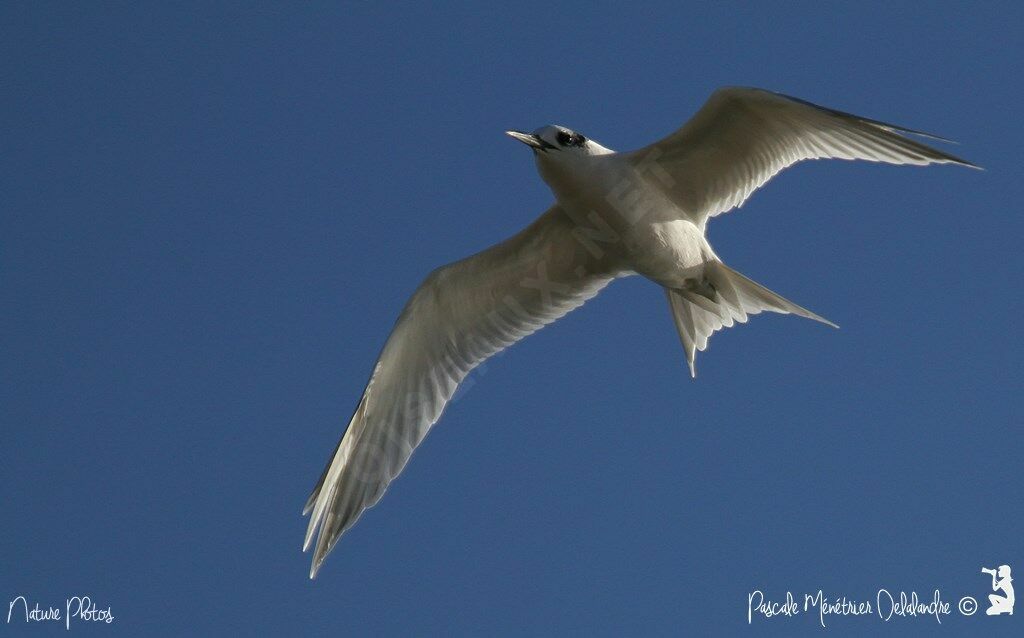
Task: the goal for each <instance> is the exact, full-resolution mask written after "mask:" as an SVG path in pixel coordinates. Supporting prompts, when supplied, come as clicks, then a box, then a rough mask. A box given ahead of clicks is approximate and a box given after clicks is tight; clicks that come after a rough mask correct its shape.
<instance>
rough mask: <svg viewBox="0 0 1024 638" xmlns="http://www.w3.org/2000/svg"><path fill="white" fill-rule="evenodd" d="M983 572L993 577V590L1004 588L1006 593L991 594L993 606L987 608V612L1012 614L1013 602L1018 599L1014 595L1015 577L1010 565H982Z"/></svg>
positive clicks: (994, 614) (990, 598) (990, 614)
mask: <svg viewBox="0 0 1024 638" xmlns="http://www.w3.org/2000/svg"><path fill="white" fill-rule="evenodd" d="M981 573H982V574H988V575H989V576H991V577H992V591H1000V590H1002V592H1003V593H1004V594H1005V596H1000V595H998V594H989V595H988V602H989V603H990V604H991V606H990V607H989V608H988V609H986V610H985V613H986V614H988V615H989V616H998V615H999V614H1009V615H1011V616H1012V615H1013V603H1014V601H1015V600H1016V599H1015V598H1014V595H1013V579H1012V578H1010V566H1009V565H1000V566H999V569H988V568H985V567H982V568H981Z"/></svg>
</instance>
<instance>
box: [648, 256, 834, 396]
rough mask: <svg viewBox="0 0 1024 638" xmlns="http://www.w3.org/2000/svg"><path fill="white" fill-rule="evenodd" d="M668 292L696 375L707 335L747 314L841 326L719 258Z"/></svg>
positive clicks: (729, 326) (742, 320)
mask: <svg viewBox="0 0 1024 638" xmlns="http://www.w3.org/2000/svg"><path fill="white" fill-rule="evenodd" d="M665 294H666V295H667V296H668V303H669V306H670V307H671V309H672V318H673V319H674V320H675V324H676V330H678V331H679V338H680V339H682V341H683V349H684V350H686V361H687V363H689V365H690V375H691V376H693V377H696V376H697V369H696V367H695V365H694V360H695V359H696V356H697V350H700V351H701V352H703V351H704V350H705V349H706V348H707V347H708V338H709V337H710V336H711V335H712V334H713V333H714V332H715V331H717V330H721V329H722V328H731V327H732V325H733V324H734V323H735V322H739V323H746V321H747V317H748V316H750V315H756V314H757V313H759V312H762V311H764V310H767V311H769V312H778V313H780V314H784V315H786V314H794V315H799V316H801V317H807V318H808V319H814V320H815V321H820V322H821V323H824V324H827V325H830V326H832V327H833V328H838V327H839V326H837V325H836V324H834V323H832V322H831V321H829V320H828V319H825V318H823V317H820V316H818V315H816V314H814V313H813V312H811V311H810V310H808V309H806V308H804V307H802V306H798V305H796V304H795V303H793V302H792V301H789V300H787V299H785V298H783V297H782V296H780V295H778V294H776V293H774V292H772V291H771V290H768V289H767V288H765V287H764V286H762V285H761V284H758V283H756V282H754V281H751V280H750V279H748V278H746V277H744V276H743V275H741V274H740V273H738V272H736V271H735V270H733V269H732V268H729V267H728V266H726V265H725V264H723V263H722V262H720V261H717V260H715V261H711V262H708V263H707V264H706V265H705V266H704V276H703V278H702V279H699V280H698V279H691V280H688V281H687V285H686V286H684V287H682V288H666V289H665Z"/></svg>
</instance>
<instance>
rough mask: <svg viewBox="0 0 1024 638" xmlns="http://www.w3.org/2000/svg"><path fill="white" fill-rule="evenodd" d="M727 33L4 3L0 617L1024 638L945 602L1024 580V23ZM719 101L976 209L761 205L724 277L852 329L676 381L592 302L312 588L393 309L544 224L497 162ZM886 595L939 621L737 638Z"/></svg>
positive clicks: (638, 134) (801, 194) (459, 630)
mask: <svg viewBox="0 0 1024 638" xmlns="http://www.w3.org/2000/svg"><path fill="white" fill-rule="evenodd" d="M751 4H752V5H753V6H750V5H746V4H728V3H711V4H707V5H699V6H689V7H683V8H680V7H678V6H676V3H665V4H663V5H659V6H654V5H651V6H646V7H644V8H640V7H632V8H627V7H621V8H612V7H610V6H607V5H603V6H602V7H601V8H599V9H594V8H592V7H590V6H589V5H587V6H575V7H573V6H569V5H565V6H561V7H552V6H547V5H536V6H532V7H531V6H517V7H515V8H513V7H507V8H500V9H490V10H482V9H480V8H478V7H475V6H471V5H462V6H453V7H448V8H445V9H437V8H430V9H428V8H411V7H406V8H402V9H397V8H390V9H385V8H369V7H363V6H348V5H330V4H314V5H308V6H304V7H302V8H301V9H293V8H286V7H284V6H283V5H279V6H276V7H271V6H270V5H269V4H264V5H262V6H261V5H245V4H236V3H218V4H216V5H215V6H214V5H213V4H212V3H196V4H192V5H181V6H176V7H170V6H166V5H165V4H156V3H148V4H139V3H108V4H105V5H103V6H99V5H94V4H92V3H88V4H72V3H24V4H20V5H13V4H5V5H4V6H3V8H0V24H2V25H3V26H2V27H0V29H2V35H3V37H2V38H0V73H2V77H3V84H4V87H5V88H4V90H3V91H2V92H0V115H2V117H0V131H2V135H0V138H2V140H3V142H2V145H3V149H4V151H3V153H2V154H0V307H2V310H3V312H2V315H0V317H2V319H0V321H2V330H0V352H2V355H0V406H2V408H0V418H2V421H3V426H2V433H3V453H2V459H3V461H2V462H0V495H2V503H3V505H4V514H3V519H2V521H3V524H2V525H0V594H2V596H0V599H2V600H0V602H9V601H10V600H12V599H14V598H15V597H16V596H18V595H23V596H26V597H27V599H28V600H29V601H31V602H39V603H40V605H41V606H42V607H44V608H45V607H46V606H48V605H53V606H63V603H64V600H65V599H66V598H68V597H70V596H74V595H89V596H91V597H92V598H93V599H94V600H96V601H97V602H98V603H100V606H101V607H108V606H109V607H110V608H111V610H112V613H113V614H114V616H115V621H114V623H112V624H111V625H100V626H85V625H81V624H79V625H73V626H72V630H73V631H74V632H75V633H84V634H87V635H88V634H94V635H107V634H112V635H116V634H123V635H181V634H183V633H186V634H193V635H194V634H205V635H223V634H234V635H238V634H256V635H275V634H280V633H283V632H286V631H287V632H296V633H297V634H298V635H320V634H330V635H411V634H416V635H440V634H447V635H451V634H461V635H467V634H474V635H481V634H484V635H504V634H512V635H552V634H574V635H588V636H590V635H679V634H690V633H692V634H696V635H735V634H740V633H743V634H745V635H752V636H761V635H766V636H767V635H865V634H866V633H868V632H871V633H874V634H876V635H901V636H903V635H918V634H921V635H939V636H943V635H948V636H959V635H981V634H984V635H993V636H998V635H1012V634H1016V635H1020V632H1021V628H1020V624H1021V622H1020V615H1019V614H1018V615H1017V616H1014V617H1012V618H1009V617H998V618H990V617H986V616H985V615H984V614H983V613H978V614H976V615H974V616H972V617H964V616H962V615H960V613H959V612H957V601H958V600H959V599H960V598H961V597H962V596H966V595H970V596H973V597H975V598H977V599H978V600H984V599H985V598H986V596H987V594H988V593H990V592H989V587H988V586H989V580H988V577H986V576H984V575H982V574H981V573H980V572H979V569H980V567H982V566H984V567H994V566H997V565H999V564H1002V563H1007V564H1010V565H1012V566H1014V567H1015V568H1018V566H1019V569H1020V570H1022V571H1021V573H1024V560H1022V559H1024V543H1022V538H1024V536H1022V534H1021V529H1022V525H1024V510H1022V506H1021V501H1020V498H1019V496H1018V490H1017V486H1018V485H1019V469H1020V460H1021V458H1022V457H1024V435H1022V433H1021V432H1020V427H1019V426H1020V423H1021V418H1020V415H1021V411H1022V410H1021V409H1022V407H1024V406H1022V392H1021V390H1022V378H1021V372H1020V370H1021V368H1020V360H1021V357H1022V355H1024V348H1022V341H1021V339H1020V336H1019V329H1018V325H1017V324H1018V320H1019V317H1020V314H1021V311H1022V304H1021V293H1020V289H1019V282H1020V281H1021V279H1022V275H1024V260H1022V258H1021V252H1020V249H1019V245H1020V238H1021V235H1022V232H1024V222H1022V216H1021V214H1020V208H1019V202H1020V201H1021V200H1022V197H1024V192H1022V190H1024V187H1022V181H1021V179H1020V148H1021V146H1022V143H1024V139H1022V132H1021V131H1022V129H1021V127H1020V124H1019V110H1020V104H1021V102H1022V98H1024V94H1022V89H1021V83H1020V81H1019V78H1020V74H1019V65H1020V63H1021V60H1022V59H1024V56H1022V53H1024V51H1022V48H1024V47H1022V39H1021V35H1020V29H1019V25H1020V24H1021V23H1022V17H1024V15H1022V11H1021V9H1020V8H1019V7H1017V6H1015V5H1013V4H1009V3H1007V4H1004V5H986V6H984V7H970V8H954V7H953V6H952V5H950V6H948V7H946V6H944V5H943V4H941V3H932V4H929V5H928V7H927V8H925V7H923V6H920V5H917V4H912V3H905V4H904V3H891V2H887V3H877V4H871V3H868V4H865V3H848V4H846V6H839V7H836V6H832V7H828V8H824V7H819V6H818V3H807V4H804V5H800V4H796V3H787V4H786V5H785V8H784V9H781V8H778V7H776V6H774V5H775V3H751ZM726 84H740V85H753V86H760V87H765V88H770V89H773V90H777V91H781V92H784V93H788V94H791V95H797V96H800V97H803V98H805V99H808V100H811V101H814V102H817V103H821V104H825V105H828V106H831V107H834V108H838V109H841V110H845V111H850V112H854V113H858V114H862V115H865V116H868V117H873V118H878V119H882V120H885V121H891V122H896V123H900V124H905V125H907V126H910V127H913V128H920V129H923V130H928V131H934V132H935V133H938V134H940V135H944V136H947V137H951V138H954V139H957V140H959V141H961V142H962V144H961V146H958V147H955V148H954V149H952V150H953V152H955V153H957V154H961V155H963V156H965V157H967V158H968V159H971V160H972V161H975V162H977V163H979V164H981V165H983V166H985V167H986V168H987V169H988V170H987V171H985V172H977V171H969V170H963V169H958V168H954V167H933V168H928V169H918V168H902V167H891V166H877V165H870V164H851V163H841V162H832V163H815V164H804V165H800V166H798V167H795V168H793V169H791V170H789V171H787V172H785V173H784V174H782V175H780V176H779V177H778V178H776V179H775V180H774V181H773V182H772V183H771V184H770V185H769V186H768V187H767V188H764V189H762V190H761V191H759V192H757V193H756V194H755V195H754V197H753V198H752V199H751V200H750V201H749V202H748V203H747V205H746V206H745V207H744V208H743V210H742V211H739V212H735V213H732V214H730V215H727V216H725V217H721V218H718V219H716V220H714V221H713V223H712V224H711V225H710V230H709V237H710V241H711V242H712V244H713V245H714V246H715V248H716V250H717V252H718V254H719V255H721V256H722V258H723V259H724V260H725V261H726V262H727V263H729V264H730V265H732V266H733V267H735V268H736V269H738V270H740V271H741V272H743V273H745V274H747V275H749V276H750V277H752V278H753V279H755V280H757V281H759V282H762V283H764V284H766V285H768V286H769V287H771V288H773V289H775V290H777V291H779V292H780V293H782V294H784V295H785V296H786V297H788V298H791V299H793V300H794V301H796V302H797V303H800V304H802V305H805V306H807V307H809V308H811V309H812V310H814V311H816V312H819V313H821V314H822V315H824V316H826V317H828V318H829V319H832V320H834V321H836V322H837V323H839V324H840V325H841V326H842V329H841V330H840V331H838V332H837V331H832V330H828V329H826V328H823V327H821V326H819V325H816V324H813V323H811V322H807V321H804V320H799V319H794V318H789V317H779V316H774V315H772V316H767V317H765V316H761V317H757V318H755V319H754V320H753V321H752V322H751V323H750V324H749V325H746V326H742V327H739V328H734V329H731V330H728V331H726V332H724V333H720V334H718V335H716V336H715V338H714V339H713V340H712V343H711V347H710V349H709V351H708V352H706V353H703V354H702V355H701V356H700V357H699V359H698V365H699V373H700V374H699V377H698V378H697V380H696V381H693V380H690V379H689V376H688V374H687V370H686V364H685V357H684V355H683V351H682V347H681V346H680V344H679V343H678V338H677V336H676V334H675V331H674V329H673V326H672V322H671V319H670V316H669V313H668V309H667V307H666V304H665V302H664V298H663V295H662V293H661V291H660V290H658V289H657V287H656V286H655V285H654V284H651V283H649V282H647V281H644V280H642V279H639V278H634V279H629V280H625V281H621V282H617V283H615V284H613V285H612V286H611V287H610V288H609V289H608V290H607V291H606V292H605V293H603V294H602V295H601V296H600V297H598V298H597V299H596V300H594V301H592V302H591V303H589V304H588V305H587V306H586V307H584V308H583V309H581V310H579V311H577V312H575V313H573V314H571V315H570V316H568V317H567V318H565V319H564V320H562V321H561V322H559V323H557V324H555V325H554V326H551V327H549V328H547V329H545V330H543V331H541V332H540V333H538V334H536V335H534V336H532V337H531V338H530V339H528V340H526V341H524V342H523V343H521V344H519V345H517V346H516V347H515V348H513V349H512V350H510V351H508V352H507V353H505V354H504V355H502V356H501V357H498V358H496V359H494V360H492V361H491V362H490V363H489V364H488V365H487V367H486V368H485V369H483V370H481V371H478V373H476V374H474V375H473V376H472V377H471V383H472V385H471V387H469V388H468V389H467V391H466V392H464V394H462V395H461V396H460V398H459V399H458V400H457V401H455V402H454V403H453V404H451V405H450V406H449V409H448V410H447V412H446V413H445V416H444V417H443V419H442V420H441V422H440V423H439V424H438V426H437V427H436V428H435V430H434V431H433V432H432V433H431V435H430V436H429V437H428V438H427V440H426V442H425V443H424V445H423V446H422V447H421V448H420V449H419V450H418V451H417V453H416V454H415V456H414V457H413V460H412V462H411V463H410V464H409V466H408V467H407V469H406V471H405V473H404V474H403V475H402V477H401V479H400V480H398V481H397V482H396V483H395V484H394V485H393V486H392V489H391V490H390V491H389V492H388V494H387V496H386V497H385V499H384V500H383V501H382V502H381V504H380V505H379V506H378V507H377V508H375V509H373V510H371V511H370V512H369V513H367V515H365V516H364V517H363V519H362V520H361V521H360V523H359V524H358V525H357V526H356V527H355V528H354V529H353V530H352V531H351V532H350V533H349V534H347V535H346V536H345V538H344V539H343V540H342V542H341V543H340V544H339V546H338V547H337V549H336V550H335V552H334V553H333V554H332V556H331V557H330V558H329V559H328V561H327V563H326V565H325V568H324V569H323V571H322V572H321V575H320V577H319V578H318V580H317V581H315V582H310V581H309V580H308V578H307V572H308V568H309V565H308V563H309V555H308V554H307V555H303V554H301V553H300V552H299V546H300V543H301V540H302V536H303V533H304V530H305V523H306V519H304V518H302V517H301V516H300V515H299V512H300V510H301V507H302V504H303V502H304V501H305V498H306V496H307V494H308V492H309V490H310V488H311V487H312V486H313V484H314V482H315V481H316V478H317V477H318V475H319V473H320V471H321V469H322V466H323V463H324V462H325V461H326V460H327V457H328V455H329V454H330V452H331V450H332V449H333V446H334V444H335V443H336V441H337V439H338V437H339V436H340V434H341V432H342V429H343V427H344V426H345V424H346V423H347V420H348V417H349V416H350V414H351V410H352V409H353V407H354V406H355V404H356V402H357V400H358V397H359V393H360V392H361V390H362V388H363V384H364V382H365V379H366V377H367V375H368V373H369V371H370V369H371V366H372V365H373V362H374V360H375V357H376V355H377V353H378V350H379V348H380V346H381V344H382V343H383V341H384V339H385V337H386V336H387V333H388V331H389V329H390V327H391V325H392V322H393V321H394V319H395V317H396V316H397V314H398V312H399V310H400V309H401V307H402V305H403V304H404V302H405V300H406V299H407V297H408V295H409V294H410V293H411V292H412V290H413V289H414V288H415V286H416V285H417V284H418V283H419V281H420V280H421V279H422V277H423V276H424V275H425V274H426V273H427V272H428V271H429V270H430V269H432V268H434V267H436V266H438V265H440V264H443V263H446V262H449V261H452V260H455V259H458V258H460V257H462V256H465V255H467V254H469V253H471V252H474V251H477V250H480V249H482V248H484V247H486V246H488V245H490V244H493V243H495V242H497V241H499V240H501V239H503V238H504V237H506V236H508V235H510V234H511V233H513V232H515V231H516V230H518V229H519V228H521V227H523V226H524V225H526V224H527V223H528V222H530V221H531V220H532V219H533V218H534V217H535V216H537V215H538V214H540V213H541V212H542V211H543V210H544V209H545V208H546V207H547V206H548V205H549V203H550V201H551V195H550V194H549V192H548V191H547V189H546V187H545V186H544V184H543V183H542V182H541V180H540V178H539V177H538V176H537V175H536V172H535V169H534V166H533V163H532V161H531V159H530V156H529V153H528V152H527V151H526V150H525V149H524V148H523V147H522V146H521V145H520V144H517V143H516V142H514V141H513V140H510V139H508V138H506V137H504V136H503V135H502V131H504V130H505V129H507V128H520V129H527V130H530V129H533V128H535V127H538V126H541V125H543V124H547V123H552V122H555V123H561V124H565V125H568V126H571V127H573V128H576V129H578V130H581V131H583V132H584V133H586V134H587V135H588V136H591V137H593V138H595V139H597V140H599V141H601V142H602V143H604V144H605V145H607V146H610V147H613V148H619V149H630V148H636V147H639V146H642V145H645V144H646V143H648V142H650V141H652V140H654V139H657V138H658V137H660V136H662V135H665V134H667V133H668V132H670V131H672V130H673V129H675V128H676V127H677V126H678V125H680V124H681V123H682V122H683V121H685V120H686V119H687V118H688V117H689V116H690V115H691V114H692V113H693V112H694V111H695V110H696V109H697V108H699V107H700V105H701V104H702V103H703V101H704V100H705V99H706V98H707V96H708V95H709V94H710V93H711V91H713V90H714V89H715V88H716V87H718V86H721V85H726ZM880 588H886V589H888V590H890V591H892V592H894V593H897V594H898V592H899V591H907V592H910V591H916V592H917V593H918V594H919V595H921V596H922V597H924V598H927V599H930V598H931V595H932V592H933V590H935V589H939V590H941V594H942V597H943V599H944V600H947V601H952V613H951V614H950V615H949V616H947V617H944V618H943V622H942V624H941V626H940V625H937V624H936V623H935V621H934V620H930V619H928V618H894V619H892V620H890V621H889V622H882V621H881V620H879V619H878V618H877V617H874V618H870V617H869V618H863V617H861V618H855V617H838V616H836V617H832V618H829V619H827V621H826V622H827V624H828V627H827V629H826V630H825V631H824V632H823V631H821V629H820V627H818V625H817V624H816V619H814V618H811V617H810V616H808V615H801V616H797V617H795V618H785V617H783V618H773V619H768V620H766V619H763V618H761V619H758V618H756V617H755V618H754V622H753V624H752V625H750V626H748V625H747V600H748V594H749V593H750V592H752V591H754V590H757V589H760V590H763V591H764V592H765V593H766V594H767V595H768V596H769V597H770V598H773V599H782V598H784V596H785V592H786V591H787V590H788V591H792V592H793V593H794V595H796V596H798V597H800V596H802V593H804V592H816V591H817V590H818V589H822V590H823V591H824V592H825V595H826V596H832V597H839V596H843V595H845V596H846V597H847V598H851V599H857V600H865V599H871V600H874V596H875V592H877V590H878V589H880ZM983 609H984V608H983ZM44 624H45V623H44ZM0 625H2V626H3V628H4V632H5V633H9V634H10V635H26V636H29V635H44V634H48V635H55V634H56V632H57V631H63V629H62V628H59V627H56V626H42V627H41V626H26V625H25V623H24V622H23V621H22V622H17V621H16V620H14V621H12V623H11V624H10V625H7V624H5V623H0Z"/></svg>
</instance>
